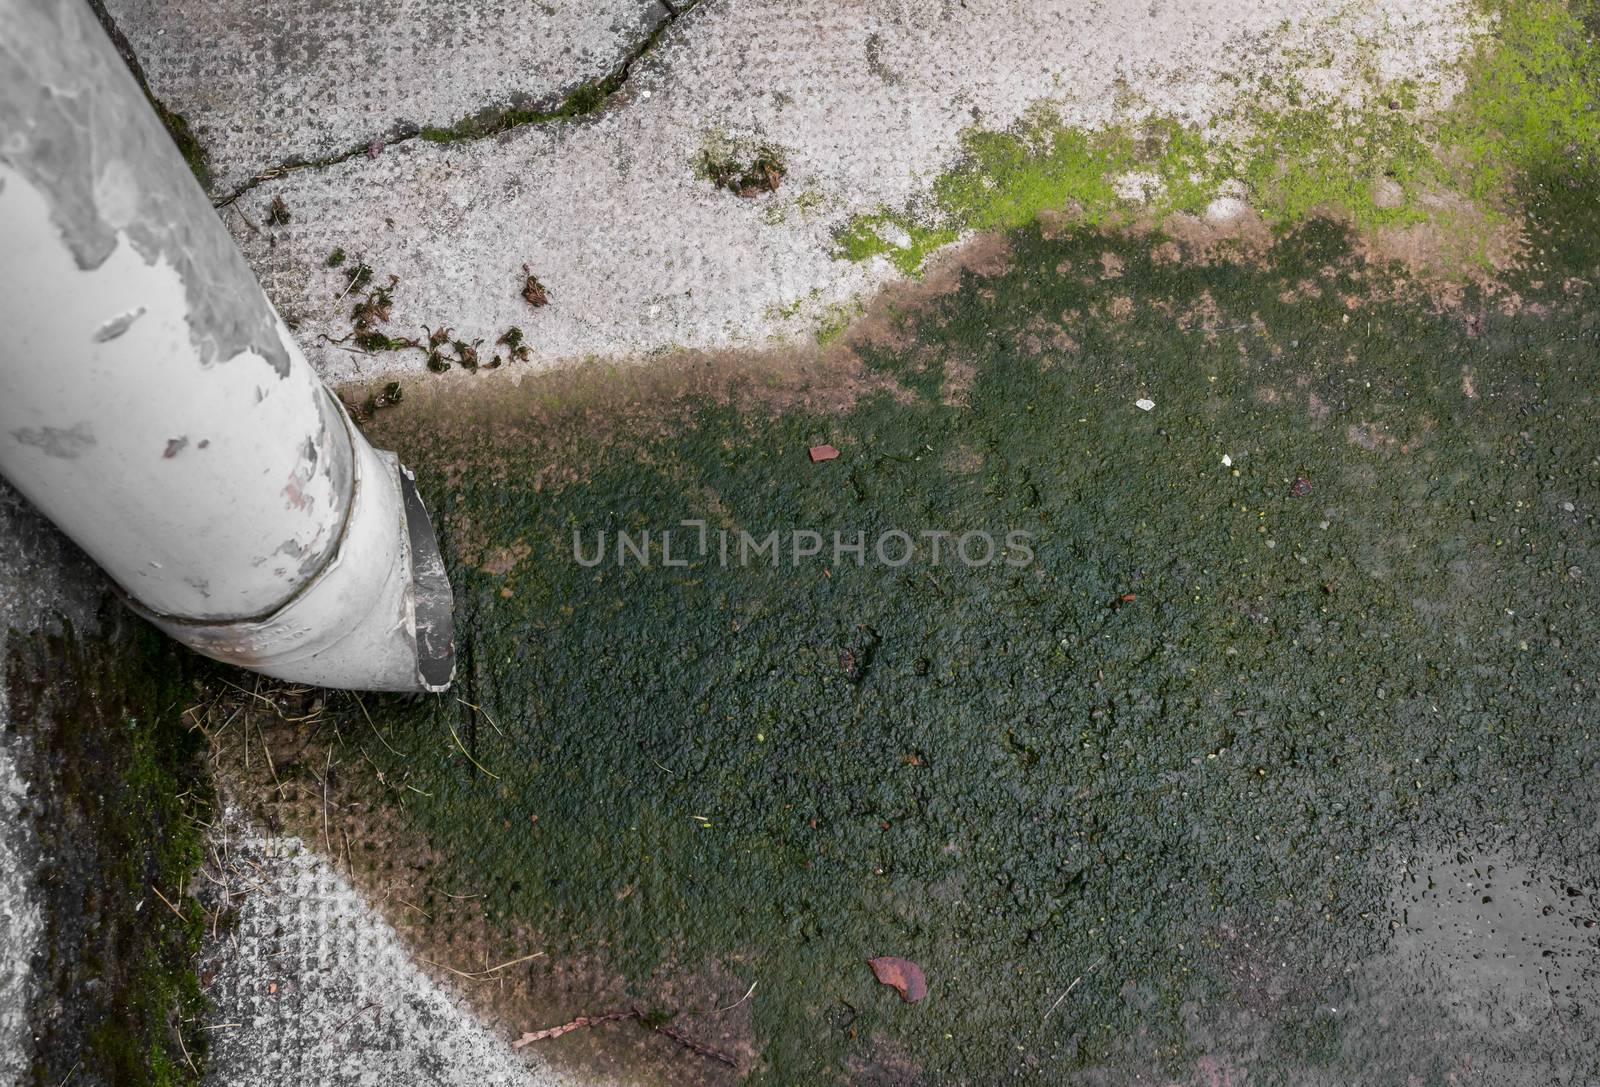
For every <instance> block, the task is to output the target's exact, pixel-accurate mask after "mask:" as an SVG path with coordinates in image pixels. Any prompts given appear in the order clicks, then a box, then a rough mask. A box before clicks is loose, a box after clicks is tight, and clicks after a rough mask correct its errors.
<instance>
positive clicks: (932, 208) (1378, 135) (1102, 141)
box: [836, 0, 1600, 273]
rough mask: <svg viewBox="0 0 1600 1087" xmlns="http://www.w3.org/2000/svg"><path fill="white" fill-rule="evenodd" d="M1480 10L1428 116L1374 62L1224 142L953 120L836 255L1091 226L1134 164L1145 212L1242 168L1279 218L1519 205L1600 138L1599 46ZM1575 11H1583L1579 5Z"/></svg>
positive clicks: (1261, 202) (1556, 9) (1489, 214)
mask: <svg viewBox="0 0 1600 1087" xmlns="http://www.w3.org/2000/svg"><path fill="white" fill-rule="evenodd" d="M1494 12H1495V29H1494V31H1493V33H1492V34H1491V35H1490V36H1489V38H1488V39H1487V40H1486V41H1485V42H1484V44H1483V45H1482V47H1481V48H1480V49H1479V50H1478V52H1477V54H1476V55H1475V56H1474V57H1473V58H1472V59H1471V60H1470V61H1469V62H1468V64H1467V72H1466V75H1467V83H1466V87H1465V89H1464V91H1463V92H1462V93H1461V94H1460V95H1459V96H1458V97H1457V99H1456V100H1455V101H1454V102H1453V103H1451V105H1450V106H1449V107H1447V108H1446V109H1444V110H1443V111H1442V112H1441V113H1439V114H1437V115H1424V116H1419V115H1418V109H1419V102H1420V101H1421V93H1420V92H1421V88H1420V87H1418V86H1417V85H1416V84H1414V83H1412V82H1408V81H1397V82H1390V83H1385V84H1381V85H1380V84H1379V83H1378V81H1377V79H1376V77H1375V76H1373V77H1371V84H1372V85H1371V87H1370V88H1369V97H1370V98H1371V104H1370V105H1368V106H1366V107H1364V108H1360V109H1357V108H1352V107H1349V106H1346V105H1343V104H1340V103H1335V102H1329V101H1326V100H1322V99H1318V98H1316V97H1315V96H1313V95H1311V94H1309V93H1307V92H1305V91H1304V89H1303V88H1301V87H1299V86H1298V85H1297V84H1296V83H1295V81H1294V80H1293V79H1292V78H1290V79H1288V80H1280V85H1279V86H1275V87H1273V88H1270V93H1262V94H1258V95H1256V96H1253V97H1251V98H1249V99H1247V101H1246V102H1245V104H1244V105H1242V106H1241V107H1239V108H1238V109H1237V110H1236V111H1235V112H1234V113H1232V114H1231V115H1229V116H1226V117H1224V118H1222V121H1223V122H1224V123H1225V125H1227V126H1229V127H1236V128H1238V129H1240V130H1241V131H1244V132H1247V133H1249V135H1248V136H1246V137H1244V138H1243V139H1240V140H1234V141H1230V140H1223V139H1216V138H1207V137H1206V136H1204V135H1202V134H1201V133H1199V132H1196V131H1193V130H1191V129H1188V128H1185V127H1183V126H1181V125H1179V124H1177V123H1175V122H1172V121H1168V120H1161V119H1156V120H1154V121H1150V122H1146V123H1144V124H1142V125H1140V126H1137V127H1133V126H1127V125H1122V126H1112V127H1109V128H1106V129H1101V130H1096V131H1084V130H1078V129H1070V128H1066V127H1063V126H1062V125H1061V124H1060V122H1059V121H1058V120H1057V119H1056V118H1055V117H1054V116H1053V115H1051V114H1050V113H1049V112H1048V111H1039V112H1036V113H1035V114H1034V115H1032V116H1030V117H1029V118H1028V119H1027V120H1025V121H1024V122H1022V123H1020V124H1019V125H1017V126H1016V127H1014V128H1013V129H1011V130H1008V131H1005V132H989V131H983V130H980V129H974V130H971V131H969V132H968V133H966V134H965V135H964V137H963V150H962V154H961V156H960V158H959V159H958V161H957V163H956V165H955V167H954V168H953V169H951V170H950V171H949V172H947V173H946V174H944V175H942V176H941V177H939V178H938V179H937V180H936V181H935V182H934V184H933V187H932V191H931V193H930V195H929V196H928V198H927V199H926V200H924V201H923V202H921V203H920V204H918V205H916V206H913V207H911V208H907V209H904V210H894V209H880V210H879V211H876V212H873V213H870V214H865V215H861V216H857V217H856V218H855V219H853V220H852V221H851V222H850V223H848V224H846V225H845V226H844V227H843V228H842V229H841V230H840V232H839V233H838V235H837V238H836V242H837V248H836V254H837V256H839V257H840V258H842V259H846V260H854V261H859V260H864V259H867V258H869V257H875V256H880V255H881V256H887V257H888V258H889V259H890V260H892V261H893V262H894V263H895V265H896V266H897V267H898V268H900V270H901V271H903V272H907V273H915V272H916V271H917V270H918V269H920V267H921V266H922V263H923V261H924V260H925V259H926V257H927V255H928V254H929V253H930V252H932V251H933V250H934V249H936V248H938V247H940V246H942V245H944V244H946V243H948V242H949V241H951V240H953V239H954V238H956V237H957V236H959V235H960V234H961V233H962V232H963V231H968V230H990V229H1009V228H1013V227H1017V226H1020V225H1022V224H1024V223H1026V222H1029V221H1031V220H1032V219H1034V218H1035V217H1036V216H1038V215H1039V213H1040V212H1042V211H1045V210H1050V209H1061V210H1064V209H1071V211H1072V212H1073V213H1074V214H1075V215H1077V216H1078V217H1080V218H1081V220H1082V221H1083V222H1084V223H1086V224H1089V225H1097V224H1100V223H1103V222H1105V221H1107V220H1108V219H1110V218H1113V217H1116V216H1118V215H1120V214H1124V213H1127V212H1130V211H1132V210H1135V206H1134V205H1130V204H1129V203H1128V202H1126V201H1124V200H1122V199H1121V198H1120V197H1119V195H1118V193H1117V192H1116V189H1115V180H1116V179H1117V178H1118V177H1119V176H1120V175H1125V174H1129V173H1131V172H1135V171H1138V172H1142V173H1147V174H1149V175H1151V177H1152V178H1154V179H1155V180H1156V181H1157V182H1158V183H1159V184H1158V185H1157V190H1158V191H1156V192H1153V193H1147V194H1146V196H1147V198H1146V199H1145V200H1142V201H1140V202H1139V203H1138V204H1137V205H1136V209H1137V210H1138V211H1139V212H1140V213H1143V214H1149V215H1151V216H1154V217H1157V218H1159V217H1160V216H1163V215H1165V214H1167V213H1170V212H1174V211H1185V212H1191V213H1193V212H1198V211H1201V210H1203V209H1204V208H1205V206H1206V205H1207V203H1209V201H1210V200H1211V199H1213V198H1214V197H1215V196H1216V195H1217V194H1218V192H1219V191H1220V190H1221V188H1222V186H1223V185H1224V183H1227V182H1232V181H1241V182H1243V183H1244V184H1245V186H1246V188H1247V189H1248V191H1249V195H1250V201H1251V203H1252V205H1253V206H1254V207H1255V209H1256V210H1257V211H1258V212H1260V213H1261V214H1262V215H1263V216H1264V217H1265V218H1266V219H1267V220H1268V221H1269V222H1270V223H1273V224H1276V225H1280V226H1282V225H1285V224H1292V223H1295V222H1299V221H1302V220H1303V219H1305V218H1306V217H1307V216H1308V215H1311V214H1312V213H1314V212H1316V211H1319V210H1332V211H1337V212H1339V213H1341V214H1343V215H1346V216H1348V217H1349V219H1350V220H1351V221H1352V222H1353V223H1354V224H1355V225H1356V226H1357V227H1358V228H1360V229H1362V230H1370V229H1373V228H1376V227H1381V226H1387V225H1394V224H1407V223H1415V222H1420V221H1423V220H1424V219H1431V220H1432V221H1433V222H1434V223H1435V224H1436V225H1439V226H1440V227H1441V228H1442V229H1444V230H1445V231H1446V232H1447V233H1453V232H1456V231H1458V230H1469V229H1470V230H1473V231H1477V232H1481V231H1482V227H1483V223H1484V222H1485V221H1487V222H1490V223H1493V222H1495V221H1497V220H1499V219H1501V218H1503V217H1504V214H1505V213H1507V212H1508V211H1515V210H1517V209H1515V208H1511V207H1509V206H1508V204H1507V201H1508V200H1509V199H1510V198H1511V197H1512V194H1513V190H1514V188H1515V187H1516V185H1517V183H1518V182H1519V181H1520V180H1522V179H1526V178H1528V177H1530V176H1534V175H1536V174H1538V173H1540V172H1543V171H1548V170H1550V169H1552V168H1555V167H1556V166H1557V165H1558V164H1563V165H1564V164H1567V163H1571V162H1573V161H1575V160H1577V161H1592V160H1594V158H1595V157H1596V155H1597V152H1600V47H1597V46H1596V43H1595V39H1594V35H1593V33H1592V32H1591V31H1589V30H1587V29H1586V25H1585V23H1584V22H1583V21H1582V17H1581V15H1580V13H1575V11H1574V10H1573V9H1569V8H1567V7H1566V6H1563V5H1562V4H1560V3H1558V2H1555V0H1535V2H1532V3H1525V4H1523V3H1501V4H1496V5H1495V8H1494ZM1580 12H1586V13H1588V14H1587V16H1583V17H1587V18H1590V19H1593V18H1594V16H1593V14H1592V12H1593V6H1592V5H1587V4H1586V5H1585V6H1584V7H1583V8H1582V9H1580ZM1264 103H1271V104H1264ZM1385 182H1392V183H1394V184H1395V185H1398V186H1399V189H1398V190H1397V191H1398V196H1399V199H1398V200H1397V201H1394V202H1392V203H1391V201H1389V200H1384V201H1379V200H1376V199H1375V196H1376V195H1377V186H1379V185H1380V184H1383V183H1385ZM1430 190H1443V191H1447V192H1458V193H1461V194H1463V195H1465V196H1466V197H1468V198H1470V199H1471V200H1473V201H1476V202H1477V205H1478V206H1477V208H1476V209H1475V210H1476V212H1477V215H1476V216H1475V217H1468V218H1466V219H1463V220H1462V222H1461V224H1460V225H1459V226H1458V225H1457V224H1455V223H1453V222H1452V221H1451V216H1452V214H1453V213H1452V212H1450V211H1448V210H1445V211H1439V210H1431V211H1430V210H1429V209H1428V208H1426V207H1425V206H1424V205H1423V204H1422V203H1421V199H1420V198H1421V197H1422V196H1423V195H1424V194H1425V193H1427V192H1428V191H1430ZM1380 204H1382V205H1385V206H1380ZM1480 259H1482V258H1480Z"/></svg>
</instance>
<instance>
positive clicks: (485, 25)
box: [106, 0, 667, 191]
mask: <svg viewBox="0 0 1600 1087" xmlns="http://www.w3.org/2000/svg"><path fill="white" fill-rule="evenodd" d="M106 7H107V9H108V10H109V12H110V13H111V15H112V17H113V18H114V19H115V20H116V23H117V25H118V27H119V28H120V29H121V30H122V32H123V33H124V34H125V35H127V38H128V40H129V42H130V44H131V45H132V46H133V48H134V51H135V52H136V53H137V54H138V56H139V59H140V61H141V62H142V64H143V66H144V68H145V72H146V74H147V76H148V77H149V80H150V83H151V87H152V89H153V90H154V91H155V93H156V95H157V96H158V97H160V98H161V99H162V101H163V102H164V103H165V104H166V105H167V106H168V107H169V108H171V109H173V110H175V111H176V112H178V113H180V114H182V115H184V116H185V117H187V118H188V120H189V122H190V124H191V125H192V126H193V129H194V131H195V134H196V135H197V136H198V137H199V139H200V141H201V143H202V145H203V146H204V147H205V148H206V150H207V152H208V158H209V161H210V164H211V167H212V176H213V179H214V181H215V184H216V185H217V186H218V187H219V189H221V190H223V191H228V190H231V189H232V188H233V187H234V186H236V185H238V184H240V183H242V182H244V181H245V180H247V179H248V178H250V177H251V176H253V175H254V174H256V173H258V172H261V171H263V170H268V169H270V168H272V167H275V166H278V165H281V164H283V163H285V162H292V161H313V160H317V159H321V158H325V157H327V156H330V155H335V154H340V153H343V152H345V151H348V150H350V149H351V148H353V147H359V146H363V145H365V144H367V143H368V142H369V141H372V140H379V139H385V138H389V137H393V136H395V135H397V134H398V133H400V132H403V131H406V130H408V129H410V130H414V129H415V128H416V127H417V126H419V125H450V124H453V123H455V122H456V121H458V120H460V119H461V118H462V117H465V116H467V115H469V114H472V113H475V112H477V111H478V110H481V109H485V108H491V107H498V106H506V105H514V104H520V103H549V102H554V101H555V100H558V99H560V98H561V97H562V96H563V95H564V94H566V93H567V92H568V91H570V90H572V89H573V88H575V87H577V86H579V85H580V84H582V83H585V82H588V81H590V80H594V79H598V78H602V77H604V76H605V75H607V74H608V73H609V72H610V71H611V70H612V69H613V68H615V67H616V66H617V65H618V64H620V63H621V62H622V60H623V59H624V58H625V57H626V56H627V55H628V54H629V53H630V52H632V51H633V49H634V48H636V47H637V45H638V44H639V43H640V42H642V41H643V40H644V39H645V38H647V37H648V36H649V34H650V32H651V31H652V30H653V29H654V28H655V26H656V25H658V24H659V23H660V22H661V21H662V20H664V19H665V18H666V17H667V9H666V8H665V7H663V6H662V5H661V4H659V3H657V2H656V0H582V2H575V0H544V2H539V3H528V4H509V5H501V4H491V5H467V4H430V3H426V2H422V0H339V2H337V3H328V2H325V0H275V2H272V3H268V4H250V3H239V2H237V0H207V2H204V3H191V4H184V5H182V6H181V8H180V7H179V6H178V5H174V4H171V3H168V2H164V0H110V2H108V3H107V4H106Z"/></svg>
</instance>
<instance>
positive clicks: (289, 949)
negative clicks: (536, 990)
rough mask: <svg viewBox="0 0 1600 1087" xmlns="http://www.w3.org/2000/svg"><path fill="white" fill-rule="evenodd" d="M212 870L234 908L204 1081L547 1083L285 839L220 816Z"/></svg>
mask: <svg viewBox="0 0 1600 1087" xmlns="http://www.w3.org/2000/svg"><path fill="white" fill-rule="evenodd" d="M229 822H230V823H231V824H232V825H231V826H230V828H229V829H228V830H226V831H223V832H222V833H221V834H219V836H218V839H217V840H216V842H215V843H214V845H215V848H216V851H217V856H218V857H219V858H220V863H219V864H218V866H217V867H218V870H217V871H216V872H215V873H214V876H215V877H216V879H217V880H218V881H219V882H220V884H221V886H222V887H224V888H225V890H224V891H223V892H222V893H227V894H231V896H232V901H233V904H234V908H235V909H236V910H237V911H238V913H237V924H236V927H234V928H233V929H232V931H224V932H221V933H220V935H219V936H218V937H217V938H216V939H214V940H213V941H212V943H211V946H210V947H209V949H208V955H209V957H210V958H211V960H212V961H213V963H214V964H215V965H214V966H213V967H212V969H213V970H214V971H215V976H214V978H213V980H212V983H211V987H210V989H209V994H210V996H211V998H212V1000H213V1001H214V1011H213V1016H212V1027H213V1034H212V1037H213V1050H212V1056H211V1060H210V1064H209V1067H208V1070H207V1079H208V1082H212V1083H218V1084H227V1085H228V1087H247V1085H249V1084H282V1083H302V1082H303V1083H318V1084H323V1085H327V1087H346V1085H349V1087H355V1085H358V1084H360V1085H365V1084H377V1083H406V1084H420V1083H428V1084H437V1085H440V1087H447V1085H460V1087H546V1085H549V1087H557V1085H560V1084H565V1083H569V1082H570V1081H569V1080H567V1079H565V1078H564V1077H560V1076H558V1075H556V1074H555V1073H554V1072H552V1071H550V1070H549V1069H547V1068H544V1067H542V1066H540V1065H539V1064H537V1063H535V1061H536V1058H533V1057H528V1058H526V1059H525V1058H523V1057H521V1056H519V1055H517V1054H515V1053H514V1052H513V1051H512V1050H511V1048H510V1047H509V1046H508V1045H507V1044H506V1043H505V1042H503V1041H502V1040H501V1039H499V1038H497V1037H495V1036H494V1035H493V1034H491V1033H490V1032H489V1031H488V1030H486V1029H485V1028H484V1027H483V1026H482V1025H480V1024H479V1023H478V1022H477V1021H476V1020H474V1019H473V1018H472V1016H471V1015H470V1013H468V1012H466V1011H465V1010H463V1008H462V1007H461V1006H460V1005H459V1004H458V1003H457V1001H456V999H455V998H454V997H453V996H452V995H451V994H450V993H448V992H447V991H445V990H444V989H443V988H442V987H440V985H438V984H437V983H436V982H434V981H433V980H432V979H431V978H429V977H428V976H427V975H426V974H424V973H423V972H422V970H421V969H420V968H419V967H418V966H417V965H416V964H415V963H414V962H413V961H412V960H411V958H410V956H409V955H408V954H407V952H406V951H405V949H404V948H403V947H402V946H401V944H400V939H399V937H398V936H397V935H396V933H395V930H394V929H393V928H392V927H391V926H390V925H389V924H388V923H387V922H385V921H384V920H383V919H382V918H381V917H380V916H379V915H378V914H377V913H376V912H374V911H373V910H372V908H371V907H370V906H369V905H368V904H367V903H366V902H365V901H364V900H363V899H362V897H361V895H360V894H358V893H357V892H356V891H355V889H354V888H352V887H351V886H350V884H349V883H348V882H346V880H345V879H344V878H343V877H342V876H341V875H339V873H338V872H336V871H335V870H334V869H333V868H332V867H331V866H330V864H329V863H328V861H327V860H326V859H325V858H323V857H321V856H320V855H318V854H316V853H313V852H311V851H309V850H307V849H306V848H304V846H303V845H302V844H301V842H300V840H299V839H298V838H271V837H265V836H262V835H261V834H259V833H258V832H256V831H254V830H251V829H249V828H246V827H243V826H242V825H239V823H238V822H237V820H229Z"/></svg>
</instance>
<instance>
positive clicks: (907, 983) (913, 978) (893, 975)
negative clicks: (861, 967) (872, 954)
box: [867, 955, 928, 1004]
mask: <svg viewBox="0 0 1600 1087" xmlns="http://www.w3.org/2000/svg"><path fill="white" fill-rule="evenodd" d="M867 965H868V966H870V967H872V975H873V977H875V978H877V979H878V981H879V982H881V983H882V984H884V985H890V986H893V987H894V988H895V989H896V990H897V991H898V992H899V993H900V999H901V1000H904V1001H905V1002H906V1003H907V1004H915V1003H916V1002H917V1001H919V1000H921V999H922V998H923V997H925V996H927V995H928V979H927V978H926V977H924V976H923V974H922V967H920V966H918V965H917V964H916V963H914V962H912V961H911V960H910V959H902V958H898V957H896V956H894V955H880V956H878V957H877V958H875V959H868V960H867Z"/></svg>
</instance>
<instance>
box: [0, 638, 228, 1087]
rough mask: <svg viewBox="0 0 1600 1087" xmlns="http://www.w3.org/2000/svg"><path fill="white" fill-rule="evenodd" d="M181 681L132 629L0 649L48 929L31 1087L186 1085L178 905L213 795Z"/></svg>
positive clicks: (184, 921)
mask: <svg viewBox="0 0 1600 1087" xmlns="http://www.w3.org/2000/svg"><path fill="white" fill-rule="evenodd" d="M106 623H107V625H110V626H115V625H117V624H118V623H119V619H118V617H116V616H108V618H107V620H106ZM192 667H193V658H191V657H188V656H187V655H185V654H183V653H182V651H181V650H177V649H175V648H174V647H173V646H172V645H171V644H170V643H168V642H166V641H165V639H163V638H162V637H161V636H160V635H159V634H157V633H155V632H154V631H152V630H150V629H148V628H146V627H144V626H143V625H142V624H139V625H138V626H137V627H136V628H134V629H130V630H128V631H127V632H126V633H124V634H120V635H119V634H113V635H109V636H105V637H98V638H79V637H76V636H73V635H72V634H70V633H69V634H66V635H61V636H48V637H47V636H40V637H36V638H33V639H31V640H29V641H26V642H24V643H23V644H21V645H16V644H14V645H13V651H12V655H11V659H10V661H9V662H8V666H7V675H6V678H7V683H8V687H9V692H10V700H11V709H12V715H13V721H14V724H15V725H16V727H17V729H18V731H19V732H21V733H22V734H24V735H25V736H27V737H28V738H29V740H30V748H31V750H30V757H31V760H32V766H31V773H30V777H31V778H32V780H33V781H34V782H35V784H36V786H37V790H36V791H37V793H38V795H39V796H40V797H41V804H40V810H39V811H38V812H37V813H36V819H35V827H34V833H35V834H36V836H37V838H38V840H39V842H40V844H41V846H42V847H43V854H44V860H43V870H42V878H41V880H40V886H41V887H42V888H43V894H44V897H45V900H46V906H47V916H48V917H49V921H50V926H51V927H50V956H49V963H48V970H47V971H46V974H45V991H44V992H43V993H41V995H40V999H39V1001H38V1002H37V1003H36V1004H35V1006H34V1008H33V1009H32V1022H33V1025H34V1031H35V1034H36V1035H37V1037H38V1042H37V1054H36V1062H35V1081H36V1082H37V1083H38V1084H40V1085H41V1087H46V1085H55V1084H59V1083H61V1082H63V1081H64V1080H65V1079H66V1078H67V1077H69V1076H71V1075H75V1076H76V1077H77V1078H78V1079H81V1080H83V1081H84V1082H88V1083H113V1084H119V1085H120V1084H129V1085H134V1087H140V1085H149V1087H157V1085H160V1087H166V1085H176V1084H197V1083H198V1082H199V1078H200V1076H199V1072H200V1071H202V1070H203V1068H204V1064H203V1061H204V1057H205V1051H206V1041H205V1037H204V1034H203V1032H202V1031H201V1029H200V1022H201V1018H202V1016H203V1014H204V1011H205V1008H206V1000H205V996H204V994H203V992H202V991H201V988H200V983H199V979H198V977H197V976H196V973H195V962H196V957H197V956H198V954H199V952H200V943H201V939H202V936H203V932H204V929H203V913H202V910H201V907H200V905H199V903H198V902H196V901H195V900H194V899H193V898H192V897H190V896H189V895H188V894H186V893H185V891H186V889H187V888H188V887H191V886H192V885H193V884H194V881H195V880H196V879H197V878H199V877H198V874H197V869H198V868H199V866H200V864H201V863H202V861H203V860H204V840H203V832H202V828H201V823H202V821H209V816H210V812H211V794H210V787H209V784H208V781H207V779H206V777H205V773H204V765H203V761H202V758H201V748H202V741H201V739H200V738H199V736H198V734H197V733H195V732H191V731H190V729H189V728H188V727H187V722H186V721H185V720H184V719H183V717H182V710H183V707H184V706H186V705H187V704H188V703H189V701H190V700H192V699H193V697H194V688H193V687H192V685H191V683H190V680H189V676H190V674H191V669H192ZM163 895H164V896H165V898H166V899H167V901H168V902H170V903H171V906H168V905H167V904H166V903H164V902H162V901H161V896H163ZM174 911H176V912H174ZM180 914H181V917H180V916H179V915H180ZM191 1062H192V1063H191ZM74 1068H76V1069H77V1071H76V1072H75V1073H74V1071H73V1069H74Z"/></svg>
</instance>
